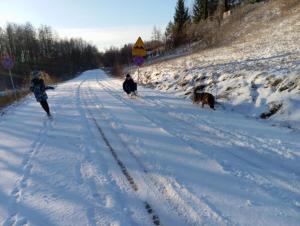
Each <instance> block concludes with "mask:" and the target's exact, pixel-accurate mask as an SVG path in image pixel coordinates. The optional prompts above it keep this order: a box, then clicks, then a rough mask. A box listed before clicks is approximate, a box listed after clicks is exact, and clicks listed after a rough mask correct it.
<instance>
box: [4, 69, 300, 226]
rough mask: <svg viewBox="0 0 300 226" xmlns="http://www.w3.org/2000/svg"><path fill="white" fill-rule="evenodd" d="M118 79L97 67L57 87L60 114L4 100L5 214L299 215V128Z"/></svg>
mask: <svg viewBox="0 0 300 226" xmlns="http://www.w3.org/2000/svg"><path fill="white" fill-rule="evenodd" d="M121 85H122V81H120V80H118V79H114V78H110V77H108V76H107V75H106V74H105V72H103V71H101V70H94V71H88V72H85V73H83V74H82V75H81V76H80V77H78V78H76V79H74V80H71V81H69V82H66V83H63V84H61V85H58V86H57V88H56V89H55V90H54V91H49V92H48V94H49V104H50V107H51V110H52V112H53V115H54V118H53V119H52V120H50V119H48V118H47V117H46V116H45V113H44V112H43V111H42V109H41V107H40V106H39V104H38V103H36V102H35V100H34V98H33V97H32V96H29V97H28V98H26V99H25V100H24V102H22V103H20V104H19V106H13V107H10V108H9V109H7V111H6V112H5V114H4V115H3V116H2V117H1V118H0V225H4V226H8V225H27V226H29V225H30V226H33V225H35V226H40V225H64V226H65V225H72V226H75V225H80V226H82V225H122V226H123V225H125V226H126V225H130V226H131V225H155V223H154V222H155V220H159V223H160V225H172V226H176V225H178V226H182V225H230V226H231V225H275V226H276V225H289V226H293V225H295V226H296V225H299V222H300V215H299V203H300V164H299V163H300V161H299V160H300V140H299V135H300V134H299V131H295V130H291V129H288V128H281V127H276V126H272V125H269V124H268V123H265V122H263V121H258V120H256V119H253V118H249V117H245V116H243V115H241V114H238V113H236V112H229V111H226V110H221V109H219V110H217V111H212V110H210V109H208V108H203V109H202V108H199V106H196V105H192V104H191V103H190V101H189V100H186V99H184V98H181V97H177V96H176V95H170V94H168V93H166V92H160V91H156V90H153V89H147V88H142V87H139V95H140V97H138V98H129V97H127V95H125V94H124V93H123V92H122V89H121V87H122V86H121ZM294 104H295V103H294V102H293V101H291V102H290V105H291V106H294ZM294 107H295V108H296V107H297V106H294ZM156 223H157V221H156Z"/></svg>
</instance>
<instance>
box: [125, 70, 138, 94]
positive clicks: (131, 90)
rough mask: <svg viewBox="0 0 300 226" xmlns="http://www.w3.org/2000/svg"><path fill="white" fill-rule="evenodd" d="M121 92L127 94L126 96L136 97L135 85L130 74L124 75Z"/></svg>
mask: <svg viewBox="0 0 300 226" xmlns="http://www.w3.org/2000/svg"><path fill="white" fill-rule="evenodd" d="M123 90H124V91H125V92H126V93H127V94H128V95H136V94H137V93H136V91H137V83H136V82H134V81H133V79H132V77H131V76H130V74H127V75H126V79H125V81H124V83H123Z"/></svg>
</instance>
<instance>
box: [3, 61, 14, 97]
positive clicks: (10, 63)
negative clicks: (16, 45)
mask: <svg viewBox="0 0 300 226" xmlns="http://www.w3.org/2000/svg"><path fill="white" fill-rule="evenodd" d="M1 64H2V66H3V68H4V69H6V70H8V73H9V77H10V82H11V85H12V88H13V92H14V97H15V100H17V93H16V88H15V84H14V80H13V78H12V74H11V69H12V68H13V67H14V61H13V59H12V58H11V57H10V56H8V55H5V56H3V57H2V58H1Z"/></svg>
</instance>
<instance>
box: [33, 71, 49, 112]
mask: <svg viewBox="0 0 300 226" xmlns="http://www.w3.org/2000/svg"><path fill="white" fill-rule="evenodd" d="M41 75H42V72H41V71H33V72H32V77H33V78H32V80H31V86H30V91H31V92H33V93H34V96H35V99H36V101H37V102H39V103H40V104H41V106H42V108H43V109H44V110H45V112H46V113H47V115H48V116H49V117H51V113H50V108H49V105H48V102H47V99H48V96H47V94H46V90H48V89H54V87H51V86H45V82H44V80H43V79H42V77H41Z"/></svg>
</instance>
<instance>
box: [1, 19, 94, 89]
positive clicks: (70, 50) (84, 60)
mask: <svg viewBox="0 0 300 226" xmlns="http://www.w3.org/2000/svg"><path fill="white" fill-rule="evenodd" d="M7 54H8V55H9V56H11V57H12V58H13V59H14V62H15V66H14V68H13V70H12V72H13V74H14V75H15V76H14V77H15V80H16V83H17V85H20V84H21V82H22V81H23V80H24V78H26V75H28V74H29V73H30V72H31V71H32V70H43V71H45V72H47V73H48V74H50V75H51V76H53V77H56V78H58V79H61V78H63V77H64V76H66V75H71V74H75V73H77V72H80V71H84V70H88V69H92V68H96V67H98V66H99V52H98V50H97V48H96V47H95V46H93V45H91V44H89V43H87V42H86V41H84V40H82V39H60V38H59V37H58V35H57V34H56V32H55V31H53V30H52V28H51V27H49V26H40V27H39V28H38V29H36V28H34V27H33V26H32V25H31V24H30V23H26V24H24V25H18V24H14V23H9V24H7V26H6V27H5V28H2V27H0V56H3V55H7ZM1 75H2V76H1ZM5 75H7V72H5V70H3V68H2V69H1V66H0V79H1V80H0V81H1V85H2V86H4V87H2V89H3V88H5V87H7V86H8V85H7V83H9V81H8V78H7V76H5ZM0 88H1V87H0Z"/></svg>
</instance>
